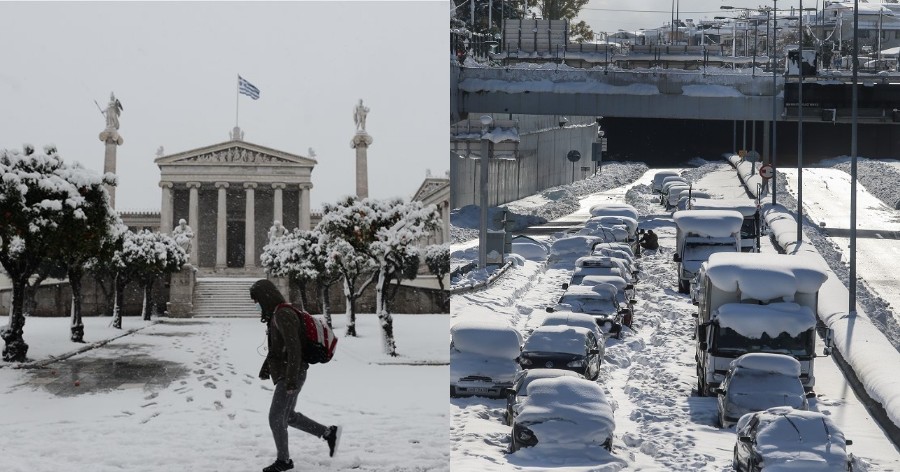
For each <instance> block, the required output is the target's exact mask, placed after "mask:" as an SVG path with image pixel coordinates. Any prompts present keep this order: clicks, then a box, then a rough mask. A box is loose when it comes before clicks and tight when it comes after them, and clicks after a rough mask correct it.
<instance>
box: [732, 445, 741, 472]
mask: <svg viewBox="0 0 900 472" xmlns="http://www.w3.org/2000/svg"><path fill="white" fill-rule="evenodd" d="M731 467H732V468H734V470H735V472H741V463H740V462H739V461H738V449H737V444H735V446H734V456H732V458H731Z"/></svg>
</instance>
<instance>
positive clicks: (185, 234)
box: [172, 218, 194, 255]
mask: <svg viewBox="0 0 900 472" xmlns="http://www.w3.org/2000/svg"><path fill="white" fill-rule="evenodd" d="M172 239H174V240H175V244H178V245H179V246H180V247H181V249H184V253H185V254H187V255H190V254H191V240H192V239H194V231H193V230H192V229H191V227H190V226H188V224H187V221H184V218H182V219H180V220H178V226H176V227H175V229H173V230H172Z"/></svg>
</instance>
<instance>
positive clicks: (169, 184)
mask: <svg viewBox="0 0 900 472" xmlns="http://www.w3.org/2000/svg"><path fill="white" fill-rule="evenodd" d="M159 186H160V187H162V188H172V187H174V186H175V184H174V183H172V182H165V181H163V182H160V183H159Z"/></svg>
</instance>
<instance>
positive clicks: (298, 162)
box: [154, 140, 318, 167]
mask: <svg viewBox="0 0 900 472" xmlns="http://www.w3.org/2000/svg"><path fill="white" fill-rule="evenodd" d="M154 162H156V164H157V165H160V166H163V165H257V166H259V165H263V166H264V165H276V166H285V165H287V166H299V167H314V166H315V165H316V164H317V163H318V162H316V160H315V159H312V158H309V157H303V156H299V155H296V154H290V153H287V152H283V151H279V150H277V149H272V148H269V147H265V146H260V145H258V144H253V143H250V142H247V141H241V140H232V141H225V142H223V143H219V144H213V145H211V146H206V147H202V148H197V149H192V150H190V151H185V152H179V153H177V154H171V155H168V156H160V157H157V158H156V159H155V161H154Z"/></svg>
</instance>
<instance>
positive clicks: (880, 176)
mask: <svg viewBox="0 0 900 472" xmlns="http://www.w3.org/2000/svg"><path fill="white" fill-rule="evenodd" d="M856 164H857V166H856V167H857V169H856V178H857V180H859V183H861V184H862V185H863V186H865V187H866V189H867V190H868V191H869V192H870V193H871V194H872V195H875V196H876V197H878V199H879V200H881V201H882V202H884V204H885V205H887V206H889V207H891V208H898V207H897V205H898V204H900V187H898V186H897V182H900V171H898V170H897V168H896V167H894V166H891V165H888V164H885V163H884V162H881V161H877V160H874V159H866V158H858V159H857V162H856ZM817 167H833V168H835V169H840V170H842V171H844V172H846V173H848V174H849V173H850V158H849V157H847V156H841V157H838V158H835V159H829V160H827V161H823V162H820V163H819V165H817Z"/></svg>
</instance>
